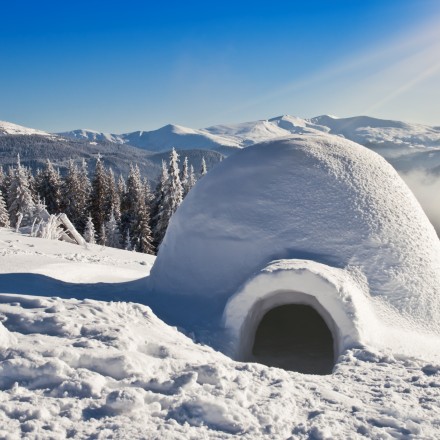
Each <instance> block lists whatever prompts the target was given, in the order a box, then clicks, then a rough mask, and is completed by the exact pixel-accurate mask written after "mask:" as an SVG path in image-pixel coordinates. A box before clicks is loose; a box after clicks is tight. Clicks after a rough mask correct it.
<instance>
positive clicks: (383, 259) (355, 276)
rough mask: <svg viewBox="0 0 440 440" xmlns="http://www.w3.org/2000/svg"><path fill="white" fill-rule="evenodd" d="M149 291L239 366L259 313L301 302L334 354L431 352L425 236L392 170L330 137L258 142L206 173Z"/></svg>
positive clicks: (433, 252)
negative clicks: (317, 315) (328, 333)
mask: <svg viewBox="0 0 440 440" xmlns="http://www.w3.org/2000/svg"><path fill="white" fill-rule="evenodd" d="M170 268H172V270H170ZM150 286H151V289H152V290H153V291H154V292H157V293H160V295H153V296H152V303H151V306H152V307H153V309H154V310H155V311H157V313H159V316H161V317H162V318H164V319H166V320H167V321H168V322H169V323H171V324H173V325H180V326H182V327H184V328H186V329H187V330H190V331H194V332H195V333H196V334H197V336H199V337H200V338H201V339H202V340H203V339H204V340H205V341H208V342H210V343H211V344H213V345H215V346H216V347H218V348H221V349H223V350H225V351H227V352H229V353H232V354H233V355H235V356H236V357H240V353H243V350H248V349H249V343H250V342H249V341H250V340H253V339H252V338H253V334H250V333H252V331H251V330H249V329H250V328H252V326H255V325H256V324H255V319H256V318H255V317H256V316H260V315H261V313H263V312H264V310H266V309H265V308H267V307H269V308H270V307H274V306H276V305H277V304H284V303H298V302H301V301H305V299H304V298H306V297H307V298H309V299H308V300H307V301H310V302H313V304H317V305H316V307H317V308H320V312H322V313H321V314H322V316H325V317H326V319H327V320H328V325H329V327H331V328H332V329H333V335H334V339H335V344H336V354H337V355H338V354H340V353H341V352H342V351H343V350H345V349H346V348H348V347H353V346H369V347H373V348H380V347H387V348H388V349H391V350H393V351H394V352H396V353H403V354H408V355H413V354H414V355H420V356H425V357H426V356H433V357H434V356H438V354H439V353H440V242H439V240H438V237H437V236H436V233H435V231H434V228H433V227H432V225H431V224H430V223H429V221H428V219H427V217H426V215H425V214H424V212H423V210H422V208H421V207H420V205H419V203H418V202H417V200H416V199H415V197H414V195H413V194H412V193H411V191H410V190H409V189H408V187H407V186H406V185H405V183H404V182H403V181H402V179H401V178H400V177H399V175H398V174H397V172H396V171H395V170H394V169H393V168H392V166H391V165H390V164H388V163H387V162H386V161H385V160H384V159H383V158H382V157H380V156H379V155H378V154H376V153H374V152H372V151H371V150H368V149H367V148H364V147H362V146H360V145H358V144H356V143H354V142H350V141H348V140H345V139H342V138H340V137H336V136H332V135H328V134H316V135H303V136H295V137H292V138H288V139H280V140H274V141H270V142H265V143H261V144H258V145H255V146H252V147H249V148H246V149H243V150H241V151H239V152H238V153H236V154H234V155H232V156H230V157H229V158H227V159H226V160H224V161H223V162H222V163H221V164H219V165H218V166H216V167H215V168H214V169H213V170H212V171H210V173H208V175H206V176H205V177H204V178H203V179H201V180H200V182H198V183H197V185H196V187H195V188H194V189H193V190H192V191H191V192H190V194H189V195H188V196H187V197H186V198H185V200H184V202H183V203H182V205H181V206H180V207H179V209H178V210H177V212H176V213H175V215H174V217H173V220H172V222H171V223H170V226H169V228H168V231H167V233H166V235H165V238H164V240H163V242H162V245H161V247H160V249H159V253H158V257H157V259H156V262H155V264H154V266H153V268H152V271H151V276H150ZM154 298H160V301H159V300H158V301H157V304H155V303H154ZM164 298H166V299H164ZM170 302H173V304H175V306H174V312H173V311H172V310H169V309H167V308H166V307H165V306H162V304H169V303H170ZM176 304H177V305H176ZM179 310H181V311H182V312H181V313H179V312H178V311H179ZM266 311H267V310H266ZM249 332H250V333H249ZM246 338H247V339H246Z"/></svg>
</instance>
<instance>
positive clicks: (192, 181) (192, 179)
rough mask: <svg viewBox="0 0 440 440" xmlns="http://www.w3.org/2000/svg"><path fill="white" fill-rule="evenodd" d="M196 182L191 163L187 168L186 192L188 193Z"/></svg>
mask: <svg viewBox="0 0 440 440" xmlns="http://www.w3.org/2000/svg"><path fill="white" fill-rule="evenodd" d="M196 182H197V177H196V173H195V171H194V167H193V166H192V165H191V166H190V168H189V177H188V191H187V194H188V193H189V191H190V189H191V188H192V187H193V186H194V185H195V184H196Z"/></svg>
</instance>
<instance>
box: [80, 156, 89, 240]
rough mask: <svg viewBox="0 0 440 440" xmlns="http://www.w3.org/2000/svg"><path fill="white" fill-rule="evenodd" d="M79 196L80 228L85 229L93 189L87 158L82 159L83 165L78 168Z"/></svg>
mask: <svg viewBox="0 0 440 440" xmlns="http://www.w3.org/2000/svg"><path fill="white" fill-rule="evenodd" d="M78 183H79V189H78V196H77V209H78V213H81V216H80V218H79V220H78V230H79V231H80V232H81V231H84V228H85V226H86V222H87V215H86V212H87V209H88V208H89V204H90V193H91V190H92V185H91V183H90V179H89V173H88V170H87V162H86V161H85V159H83V160H82V163H81V166H80V167H79V169H78Z"/></svg>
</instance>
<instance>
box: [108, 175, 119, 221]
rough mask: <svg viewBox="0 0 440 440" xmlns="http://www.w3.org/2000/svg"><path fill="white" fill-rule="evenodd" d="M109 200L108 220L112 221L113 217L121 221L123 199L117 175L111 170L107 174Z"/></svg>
mask: <svg viewBox="0 0 440 440" xmlns="http://www.w3.org/2000/svg"><path fill="white" fill-rule="evenodd" d="M106 185H107V200H106V209H105V213H106V218H108V219H110V217H111V215H112V214H113V216H114V217H115V218H116V220H117V221H119V220H120V219H121V198H120V196H119V191H118V188H117V186H116V182H115V175H114V173H113V170H112V169H111V168H110V169H109V172H108V174H107V183H106Z"/></svg>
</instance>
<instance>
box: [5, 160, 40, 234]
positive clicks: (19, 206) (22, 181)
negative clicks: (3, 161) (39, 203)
mask: <svg viewBox="0 0 440 440" xmlns="http://www.w3.org/2000/svg"><path fill="white" fill-rule="evenodd" d="M8 206H9V210H8V211H9V219H10V222H11V225H12V226H13V227H17V226H20V224H21V225H22V226H29V225H30V224H31V223H32V216H33V212H34V208H35V203H34V201H33V199H32V193H31V190H30V188H29V179H28V173H27V172H26V170H25V169H24V168H23V166H22V165H21V163H20V156H17V166H16V168H15V169H14V170H13V171H12V176H11V183H10V185H9V188H8Z"/></svg>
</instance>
